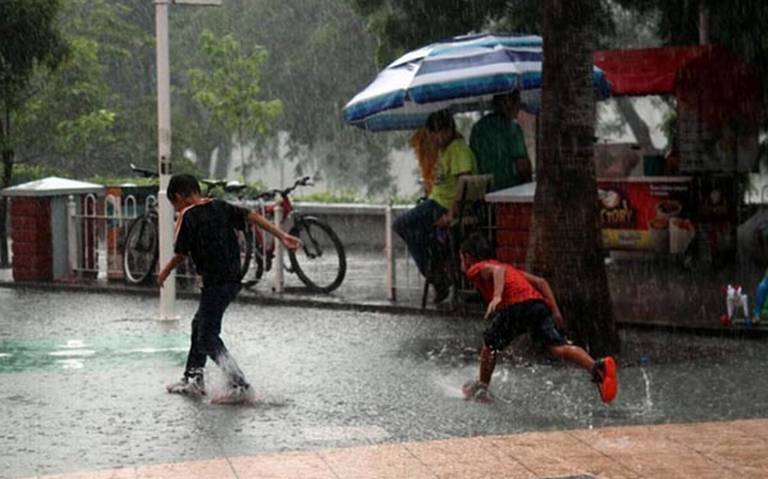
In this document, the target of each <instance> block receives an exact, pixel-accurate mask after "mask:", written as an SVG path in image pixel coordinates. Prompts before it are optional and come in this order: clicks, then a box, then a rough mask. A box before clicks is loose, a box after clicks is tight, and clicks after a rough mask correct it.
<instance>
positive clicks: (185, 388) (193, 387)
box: [165, 376, 205, 397]
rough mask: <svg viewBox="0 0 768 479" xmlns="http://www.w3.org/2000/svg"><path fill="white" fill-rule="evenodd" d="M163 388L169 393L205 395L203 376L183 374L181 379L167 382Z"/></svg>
mask: <svg viewBox="0 0 768 479" xmlns="http://www.w3.org/2000/svg"><path fill="white" fill-rule="evenodd" d="M165 389H166V390H167V391H168V392H169V393H171V394H185V395H187V396H197V397H199V396H205V382H204V381H203V376H184V377H183V378H181V381H179V382H176V383H173V384H169V385H167V386H166V387H165Z"/></svg>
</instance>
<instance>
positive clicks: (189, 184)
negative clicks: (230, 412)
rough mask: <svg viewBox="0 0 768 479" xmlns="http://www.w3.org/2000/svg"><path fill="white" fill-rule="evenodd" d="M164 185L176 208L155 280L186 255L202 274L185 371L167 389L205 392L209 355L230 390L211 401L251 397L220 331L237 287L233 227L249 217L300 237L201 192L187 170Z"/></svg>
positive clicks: (285, 239) (287, 238)
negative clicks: (170, 247)
mask: <svg viewBox="0 0 768 479" xmlns="http://www.w3.org/2000/svg"><path fill="white" fill-rule="evenodd" d="M167 191H168V199H169V201H170V202H171V203H172V204H173V207H174V209H175V210H176V211H178V212H179V216H178V219H177V220H176V233H175V247H174V253H175V254H174V256H173V257H172V258H171V259H170V261H168V263H167V264H166V265H165V266H164V267H163V269H162V270H161V271H160V273H159V274H158V277H157V284H158V285H159V286H160V287H162V286H163V283H164V282H165V280H166V278H167V277H168V275H169V274H170V272H171V270H173V269H174V268H175V267H176V266H178V265H179V264H181V263H182V262H183V261H184V260H185V259H186V257H187V256H190V257H192V260H194V262H195V266H196V268H197V271H198V273H199V274H200V275H201V276H202V278H203V289H202V292H201V295H200V306H199V307H198V309H197V313H195V317H194V319H193V320H192V335H191V343H192V344H191V346H190V348H189V354H188V356H187V365H186V368H185V370H184V377H183V378H182V379H181V381H179V382H178V383H174V384H170V385H168V387H167V389H168V392H169V393H175V394H190V395H196V396H202V395H205V385H204V381H203V368H204V367H205V362H206V358H207V357H208V356H210V358H211V359H213V360H214V361H215V362H216V364H217V365H218V366H219V367H220V368H221V369H222V370H223V371H224V373H225V374H226V376H227V379H228V381H229V391H228V392H226V393H225V394H224V395H223V396H222V397H220V398H214V399H213V401H212V402H217V403H222V404H225V403H227V404H229V403H240V402H247V401H249V400H252V399H253V390H252V388H251V386H250V384H248V381H246V379H245V375H244V374H243V372H242V371H241V370H240V368H239V367H238V365H237V363H236V362H235V360H234V358H233V357H232V356H231V355H230V354H229V352H228V351H227V348H226V347H225V346H224V343H223V342H222V340H221V338H220V337H219V334H220V333H221V320H222V316H223V315H224V311H225V310H226V309H227V306H228V305H229V303H230V302H231V301H232V300H233V299H234V298H235V296H237V293H238V291H240V248H239V246H238V243H237V237H236V233H235V229H240V230H244V229H245V228H246V226H247V225H248V223H253V224H256V225H258V226H260V227H261V228H263V229H265V230H267V231H269V232H270V233H272V234H273V235H275V237H276V238H278V239H279V240H280V241H281V242H282V243H283V244H284V245H285V246H286V247H287V248H289V249H296V248H297V247H298V246H299V245H300V244H301V241H300V240H299V239H298V238H296V237H294V236H291V235H289V234H286V233H284V232H283V231H280V230H279V229H277V227H275V225H273V224H272V223H270V222H269V221H267V220H266V219H265V218H264V217H263V216H261V215H260V214H258V213H256V212H253V211H248V210H246V209H244V208H240V207H238V206H234V205H231V204H229V203H227V202H225V201H220V200H212V199H210V198H204V197H203V196H202V195H201V193H200V185H199V184H198V183H197V180H196V179H195V177H193V176H191V175H175V176H173V177H172V178H171V180H170V182H169V183H168V190H167Z"/></svg>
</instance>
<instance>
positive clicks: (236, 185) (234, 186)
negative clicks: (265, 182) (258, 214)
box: [224, 180, 248, 193]
mask: <svg viewBox="0 0 768 479" xmlns="http://www.w3.org/2000/svg"><path fill="white" fill-rule="evenodd" d="M247 187H248V185H244V184H242V183H240V182H239V181H237V180H232V181H228V182H227V183H226V184H225V185H224V191H226V192H227V193H236V192H238V191H242V190H244V189H245V188H247Z"/></svg>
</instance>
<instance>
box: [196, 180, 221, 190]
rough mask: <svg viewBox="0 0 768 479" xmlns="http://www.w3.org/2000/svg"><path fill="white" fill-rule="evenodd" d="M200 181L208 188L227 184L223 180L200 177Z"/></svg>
mask: <svg viewBox="0 0 768 479" xmlns="http://www.w3.org/2000/svg"><path fill="white" fill-rule="evenodd" d="M200 182H201V183H202V184H204V185H205V186H207V187H208V188H209V189H210V188H215V187H217V186H225V185H226V184H227V182H226V181H224V180H207V179H202V180H200Z"/></svg>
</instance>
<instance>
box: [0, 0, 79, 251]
mask: <svg viewBox="0 0 768 479" xmlns="http://www.w3.org/2000/svg"><path fill="white" fill-rule="evenodd" d="M58 10H59V2H58V1H57V0H7V1H3V2H0V38H2V41H0V102H2V103H1V104H0V107H1V110H0V113H1V114H2V118H0V153H1V154H2V163H3V171H2V175H1V177H0V187H6V186H9V185H10V184H11V180H12V176H13V163H14V156H15V148H16V145H17V139H16V135H15V122H16V117H17V115H18V113H19V110H20V109H22V108H23V107H24V106H25V104H26V103H27V102H28V101H29V98H30V97H31V96H32V94H33V92H30V91H29V84H30V77H31V76H32V75H33V73H34V71H35V69H36V68H39V67H45V68H54V67H55V66H56V64H57V63H58V61H59V59H60V58H61V57H62V56H63V54H64V51H65V47H66V44H65V42H64V41H63V40H62V38H61V35H60V33H59V30H58V29H57V25H56V23H55V19H56V14H57V12H58ZM6 210H7V200H6V199H5V198H3V199H1V200H0V265H3V266H5V265H7V264H8V259H9V258H8V248H7V233H6V229H5V217H6Z"/></svg>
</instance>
